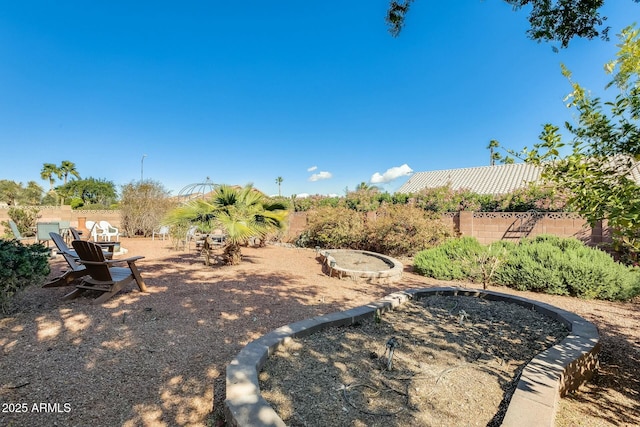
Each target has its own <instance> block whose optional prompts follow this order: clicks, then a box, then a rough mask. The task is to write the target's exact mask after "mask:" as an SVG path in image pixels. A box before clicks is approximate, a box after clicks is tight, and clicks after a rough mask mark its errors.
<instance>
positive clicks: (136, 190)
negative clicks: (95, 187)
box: [120, 180, 176, 237]
mask: <svg viewBox="0 0 640 427" xmlns="http://www.w3.org/2000/svg"><path fill="white" fill-rule="evenodd" d="M169 196H170V194H169V191H167V190H166V189H165V188H164V187H163V186H162V184H160V183H159V182H156V181H151V180H145V181H142V182H132V183H130V184H127V185H125V186H123V187H122V199H121V202H120V212H121V214H122V222H121V224H122V229H123V231H124V232H125V233H126V235H127V236H136V235H137V236H147V237H148V236H151V234H152V233H153V230H154V229H156V228H158V226H159V225H161V222H162V220H163V218H164V217H165V216H166V214H167V212H169V211H170V210H171V209H172V208H174V207H175V206H176V202H175V201H174V200H173V199H171V198H170V197H169Z"/></svg>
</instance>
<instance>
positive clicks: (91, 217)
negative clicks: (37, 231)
mask: <svg viewBox="0 0 640 427" xmlns="http://www.w3.org/2000/svg"><path fill="white" fill-rule="evenodd" d="M19 207H21V208H28V206H19ZM36 207H37V209H38V210H39V211H40V212H39V213H38V221H41V222H55V221H69V222H70V224H71V226H72V227H78V218H85V220H88V221H109V223H110V224H111V225H113V226H114V227H120V222H121V220H120V211H119V210H91V211H90V210H73V209H71V206H36ZM8 219H9V208H8V207H6V206H3V207H0V221H6V220H8ZM2 231H3V230H2V227H0V235H2Z"/></svg>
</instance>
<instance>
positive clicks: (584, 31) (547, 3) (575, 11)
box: [387, 0, 640, 48]
mask: <svg viewBox="0 0 640 427" xmlns="http://www.w3.org/2000/svg"><path fill="white" fill-rule="evenodd" d="M504 1H505V2H506V3H508V4H510V5H511V6H512V7H513V9H514V10H520V9H523V8H525V7H531V11H530V12H529V18H528V19H529V24H530V25H531V28H530V29H529V30H527V34H528V36H529V37H530V38H531V39H533V40H536V41H556V42H560V44H561V46H562V47H563V48H564V47H567V46H568V45H569V41H571V39H572V38H574V37H583V38H586V39H593V38H596V37H601V38H603V39H605V40H607V39H608V33H609V27H606V26H603V24H604V22H605V21H606V19H607V17H606V16H601V15H600V9H601V8H602V6H603V5H604V0H504ZM617 1H621V0H617ZM627 1H629V0H627ZM632 1H634V2H636V3H638V2H640V0H632ZM413 2H414V0H392V1H390V3H389V9H388V11H387V23H388V25H389V31H390V32H391V34H392V35H394V36H398V35H399V34H400V32H401V31H402V28H403V26H404V24H405V19H406V16H407V13H408V12H409V9H410V7H411V4H412V3H413Z"/></svg>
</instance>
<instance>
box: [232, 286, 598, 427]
mask: <svg viewBox="0 0 640 427" xmlns="http://www.w3.org/2000/svg"><path fill="white" fill-rule="evenodd" d="M434 294H436V295H449V296H456V295H461V296H474V297H478V298H484V299H487V300H490V301H504V302H509V303H513V304H518V305H521V306H523V307H526V308H529V309H532V310H536V311H538V312H540V313H542V314H545V315H547V316H549V317H551V318H552V319H555V320H557V321H559V322H562V323H563V324H565V325H566V326H567V327H568V328H569V329H570V331H571V332H570V333H569V335H568V336H567V337H566V338H565V339H564V340H563V341H562V342H560V343H559V344H557V345H555V346H553V347H550V348H548V349H547V350H545V351H543V352H542V353H540V354H538V355H537V356H536V357H535V358H533V359H532V360H531V362H529V363H528V364H527V365H526V366H525V368H524V369H523V371H522V374H521V376H520V380H519V382H518V386H517V389H516V391H515V392H514V394H513V396H512V398H511V402H510V403H509V407H508V409H507V413H506V415H505V418H504V420H503V422H502V425H503V426H505V427H528V426H531V427H533V426H549V427H552V426H553V425H554V420H555V413H556V408H557V404H558V400H559V399H560V397H562V396H564V395H565V394H566V393H567V392H570V391H574V390H576V389H577V388H578V387H579V386H580V385H581V384H583V383H584V382H585V381H588V380H589V379H590V378H591V377H592V376H593V374H594V372H595V370H596V369H597V367H598V352H599V351H600V335H599V334H598V330H597V328H596V327H595V325H593V324H592V323H591V322H588V321H587V320H585V319H584V318H582V317H580V316H578V315H577V314H574V313H571V312H569V311H566V310H562V309H560V308H557V307H554V306H552V305H549V304H545V303H542V302H538V301H533V300H530V299H526V298H521V297H517V296H513V295H508V294H502V293H499V292H493V291H483V290H471V289H460V288H451V287H441V288H426V289H412V290H407V291H401V292H395V293H393V294H390V295H388V296H387V297H385V298H383V299H381V300H379V301H376V302H373V303H370V304H367V305H363V306H360V307H356V308H352V309H350V310H346V311H341V312H335V313H331V314H328V315H326V316H317V317H313V318H311V319H307V320H303V321H300V322H296V323H291V324H289V325H287V326H282V327H280V328H278V329H276V330H274V331H271V332H270V333H268V334H266V335H263V336H262V337H260V338H258V339H257V340H255V341H252V342H251V343H249V344H247V345H246V346H245V347H244V348H243V349H242V350H241V351H240V353H238V355H237V356H236V357H235V358H234V359H233V360H232V361H231V363H230V364H229V365H228V366H227V378H226V381H227V394H226V400H225V413H226V419H227V423H228V425H231V426H238V427H245V426H278V427H284V426H286V424H285V423H284V421H282V419H281V418H280V417H279V416H278V414H277V413H276V411H275V410H274V409H273V408H272V407H271V405H269V403H267V401H266V400H265V399H264V398H263V397H262V394H261V393H260V385H259V382H258V373H259V372H260V370H261V369H262V367H263V366H264V364H265V362H266V360H267V358H268V357H269V355H271V354H273V352H274V351H275V350H276V349H277V348H278V346H280V345H281V344H283V343H285V342H287V341H288V340H291V339H292V338H296V337H304V336H307V335H310V334H313V333H314V332H317V331H319V330H321V329H324V328H328V327H336V326H346V325H352V324H354V323H356V322H358V321H360V320H363V319H366V318H370V317H373V316H374V315H375V314H376V313H381V312H385V311H389V310H393V308H395V307H397V306H399V305H400V304H402V303H404V302H406V301H408V300H410V299H420V298H423V297H426V296H429V295H434Z"/></svg>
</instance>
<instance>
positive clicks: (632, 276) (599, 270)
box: [496, 235, 640, 300]
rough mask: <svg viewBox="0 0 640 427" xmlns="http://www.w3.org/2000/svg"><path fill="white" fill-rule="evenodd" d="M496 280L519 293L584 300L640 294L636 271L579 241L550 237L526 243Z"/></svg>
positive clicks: (618, 298) (617, 298)
mask: <svg viewBox="0 0 640 427" xmlns="http://www.w3.org/2000/svg"><path fill="white" fill-rule="evenodd" d="M496 276H497V278H498V280H497V281H498V282H499V283H501V284H504V285H506V286H510V287H513V288H516V289H520V290H532V291H542V292H546V293H550V294H559V295H571V296H576V297H580V298H597V299H608V300H628V299H630V298H632V297H633V296H635V295H637V294H638V293H640V274H638V272H637V271H635V270H634V269H631V268H629V267H626V266H624V265H622V264H620V263H617V262H615V260H614V259H613V258H612V257H611V256H610V255H609V254H607V253H606V252H603V251H601V250H599V249H594V248H590V247H587V246H585V245H584V244H583V243H582V242H580V241H579V240H577V239H574V238H562V237H557V236H549V235H541V236H538V237H536V238H534V239H525V240H523V241H522V242H521V243H520V244H519V245H517V246H516V247H515V248H514V250H512V251H511V252H510V253H509V255H508V257H507V260H506V261H505V262H504V263H503V264H502V266H501V268H500V269H499V271H498V272H497V274H496Z"/></svg>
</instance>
